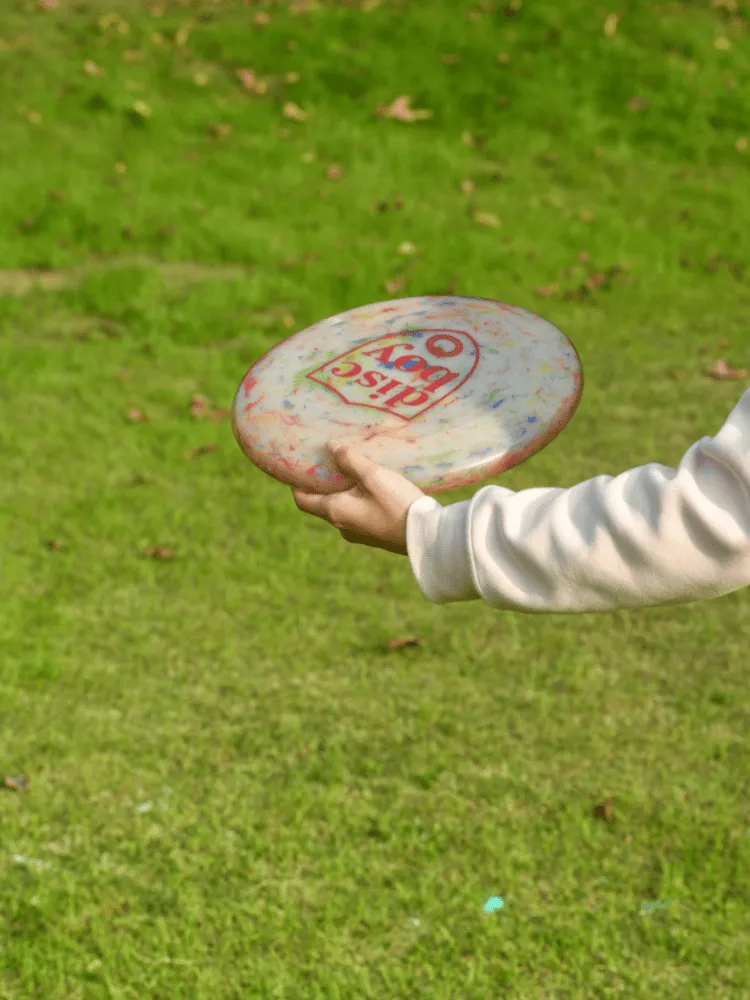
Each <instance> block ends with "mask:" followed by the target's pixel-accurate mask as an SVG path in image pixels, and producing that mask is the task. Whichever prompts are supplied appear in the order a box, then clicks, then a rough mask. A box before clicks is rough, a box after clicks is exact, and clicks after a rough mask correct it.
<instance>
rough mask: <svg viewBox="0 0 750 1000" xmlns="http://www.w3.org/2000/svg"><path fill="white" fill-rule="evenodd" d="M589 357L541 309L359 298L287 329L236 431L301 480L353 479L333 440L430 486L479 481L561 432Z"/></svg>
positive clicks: (267, 461) (332, 486)
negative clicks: (357, 303)
mask: <svg viewBox="0 0 750 1000" xmlns="http://www.w3.org/2000/svg"><path fill="white" fill-rule="evenodd" d="M582 390H583V374H582V370H581V362H580V359H579V357H578V354H577V353H576V350H575V348H574V347H573V345H572V344H571V343H570V341H569V340H568V338H567V337H565V336H564V334H562V333H561V332H560V331H559V330H557V329H556V328H555V327H554V326H552V325H551V324H550V323H548V322H547V321H546V320H544V319H541V318H540V317H539V316H535V315H534V314H533V313H529V312H526V310H524V309H519V308H518V307H516V306H509V305H505V304H503V303H502V302H494V301H492V300H490V299H477V298H467V297H464V296H438V295H426V296H421V297H419V298H410V299H396V300H394V301H392V302H379V303H376V304H375V305H370V306H365V307H363V308H360V309H352V310H350V311H349V312H345V313H341V314H340V315H338V316H333V317H331V318H330V319H326V320H323V321H322V322H320V323H316V324H315V325H314V326H310V327H308V328H307V329H306V330H302V331H300V332H299V333H295V334H293V335H292V336H291V337H288V338H287V339H286V340H283V341H281V343H279V344H277V345H276V346H275V347H273V348H272V349H271V350H270V351H268V353H267V354H264V355H263V357H262V358H260V359H259V360H258V361H257V362H256V363H255V364H254V365H253V366H252V368H251V369H250V370H249V371H248V373H247V375H246V376H245V378H244V380H243V382H242V384H241V385H240V387H239V389H238V390H237V395H236V396H235V399H234V408H233V425H234V433H235V436H236V438H237V440H238V442H239V444H240V447H241V448H242V450H243V451H244V453H245V454H246V455H247V457H248V458H249V459H250V460H251V461H252V462H253V463H254V464H255V465H256V466H257V467H258V468H259V469H262V470H263V471H264V472H267V473H268V474H269V475H271V476H273V477H274V478H275V479H278V480H280V481H281V482H282V483H287V484H288V485H290V486H297V487H300V488H301V489H303V490H308V491H311V492H317V493H335V492H338V491H339V490H341V489H344V488H346V487H347V486H348V485H351V484H350V483H349V482H348V481H347V480H346V479H345V478H344V477H343V476H342V475H341V474H340V473H339V472H338V471H337V470H336V468H335V466H334V465H333V462H332V460H331V458H330V457H329V455H328V453H327V452H326V451H325V447H324V446H325V442H326V441H328V440H330V439H331V438H338V439H339V440H341V441H344V442H351V443H353V444H356V445H358V446H359V447H361V449H362V451H363V452H364V454H365V455H367V456H368V457H369V458H371V459H372V460H373V461H375V462H377V463H378V464H379V465H383V466H386V467H387V468H389V469H394V470H396V471H397V472H400V473H401V474H402V475H404V476H405V477H406V478H407V479H410V480H411V481H412V482H413V483H414V484H415V485H416V486H418V487H419V488H420V489H422V490H424V491H425V492H426V493H440V492H442V491H443V490H448V489H454V488H455V487H458V486H466V485H468V484H470V483H477V482H481V481H482V480H485V479H490V478H491V477H493V476H496V475H498V474H499V473H501V472H504V471H505V470H506V469H510V468H512V467H513V466H514V465H518V464H519V462H523V461H524V460H525V459H527V458H529V457H530V456H531V455H533V454H535V453H536V452H537V451H539V450H540V449H541V448H543V447H544V446H545V445H546V444H548V443H549V442H550V441H552V440H553V438H555V437H556V436H557V435H558V434H559V433H560V431H561V430H562V429H563V427H565V425H566V424H567V423H568V421H569V420H570V418H571V417H572V416H573V413H574V412H575V410H576V407H577V406H578V403H579V401H580V398H581V392H582Z"/></svg>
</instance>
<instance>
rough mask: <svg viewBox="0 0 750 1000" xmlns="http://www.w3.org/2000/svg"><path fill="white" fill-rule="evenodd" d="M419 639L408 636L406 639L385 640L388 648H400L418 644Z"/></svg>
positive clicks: (419, 643) (419, 642)
mask: <svg viewBox="0 0 750 1000" xmlns="http://www.w3.org/2000/svg"><path fill="white" fill-rule="evenodd" d="M419 645H421V641H420V640H419V639H418V638H417V637H416V636H410V637H409V638H408V639H389V640H388V641H387V642H386V646H387V647H388V649H401V648H402V647H403V646H419Z"/></svg>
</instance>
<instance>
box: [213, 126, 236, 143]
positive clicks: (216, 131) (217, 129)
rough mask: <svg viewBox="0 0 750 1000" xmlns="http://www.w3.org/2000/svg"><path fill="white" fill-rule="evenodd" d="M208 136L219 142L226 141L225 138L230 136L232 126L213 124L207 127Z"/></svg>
mask: <svg viewBox="0 0 750 1000" xmlns="http://www.w3.org/2000/svg"><path fill="white" fill-rule="evenodd" d="M208 134H209V135H210V136H211V138H212V139H217V140H219V141H221V140H222V139H226V138H227V136H230V135H231V134H232V126H231V125H220V124H218V123H216V122H213V123H212V124H211V125H209V126H208Z"/></svg>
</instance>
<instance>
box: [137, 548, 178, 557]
mask: <svg viewBox="0 0 750 1000" xmlns="http://www.w3.org/2000/svg"><path fill="white" fill-rule="evenodd" d="M143 554H144V556H146V558H148V559H162V560H167V559H174V556H173V555H172V553H171V552H170V550H169V549H167V548H165V547H164V546H163V545H149V546H148V548H146V549H144V550H143Z"/></svg>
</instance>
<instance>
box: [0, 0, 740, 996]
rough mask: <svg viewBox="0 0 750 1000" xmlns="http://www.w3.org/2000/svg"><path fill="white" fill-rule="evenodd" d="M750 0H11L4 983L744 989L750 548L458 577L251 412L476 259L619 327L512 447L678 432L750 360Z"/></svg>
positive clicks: (562, 451)
mask: <svg viewBox="0 0 750 1000" xmlns="http://www.w3.org/2000/svg"><path fill="white" fill-rule="evenodd" d="M749 16H750V14H749V12H748V7H747V4H746V3H742V2H739V0H737V2H733V0H724V2H723V3H722V4H716V3H709V2H702V3H698V2H694V3H660V4H652V3H646V2H642V0H630V2H626V3H620V4H618V5H612V6H610V5H608V4H602V3H598V2H583V0H567V2H566V4H565V5H564V7H563V6H561V5H559V4H554V3H544V2H536V0H524V2H523V3H519V2H517V0H516V2H513V0H509V3H508V5H507V6H504V5H503V4H502V3H500V4H494V3H479V2H476V3H467V2H463V0H450V2H440V0H426V2H406V0H403V2H401V3H396V2H388V0H383V2H381V3H376V2H373V0H364V2H362V3H320V2H318V3H304V2H297V3H239V2H236V3H231V2H225V3H208V2H201V3H190V4H177V3H166V2H165V3H161V4H151V5H150V6H147V5H143V4H141V3H137V2H134V0H133V2H129V3H126V2H124V0H110V2H99V0H96V2H94V0H89V2H86V3H78V4H75V3H68V2H65V0H58V2H57V4H56V5H55V4H52V3H48V4H47V5H46V6H45V5H44V4H36V3H31V2H18V0H5V2H4V3H3V7H2V13H1V14H0V73H1V74H2V76H1V80H2V83H1V85H0V137H1V138H2V148H3V151H4V155H3V157H2V158H1V159H0V203H1V204H2V214H1V215H0V219H2V223H1V224H0V262H1V263H2V268H3V270H2V271H0V540H1V541H0V552H1V553H2V563H1V565H0V588H1V590H0V692H1V694H2V701H1V702H0V705H1V706H2V707H1V708H0V720H1V721H2V727H1V728H0V747H2V754H1V760H0V770H3V771H4V772H5V773H6V774H7V775H9V776H16V777H20V776H21V775H24V774H28V775H29V776H30V779H31V780H30V784H29V788H28V790H27V791H25V792H17V791H12V790H10V789H6V790H5V791H4V792H3V793H2V794H0V829H1V830H2V851H1V852H0V872H1V873H2V880H1V881H0V941H2V947H0V996H2V997H3V998H5V1000H29V998H32V997H33V998H40V1000H61V998H66V1000H68V998H70V1000H73V998H76V1000H78V998H85V1000H89V998H92V1000H94V998H95V1000H99V998H108V997H115V996H118V997H130V998H138V1000H143V998H160V997H161V998H164V997H169V998H170V1000H182V998H185V1000H187V998H190V1000H204V998H205V1000H208V998H211V1000H215V998H219V997H221V998H235V997H242V998H253V1000H254V998H264V1000H265V998H276V997H279V998H284V1000H296V998H305V1000H307V998H326V1000H328V998H331V1000H333V998H336V1000H338V998H343V997H346V998H347V1000H348V998H350V997H358V998H359V997H362V998H365V997H367V998H378V1000H380V998H399V1000H400V998H402V997H409V998H410V1000H412V998H414V1000H416V998H421V997H424V998H430V1000H448V998H451V1000H452V998H454V997H461V998H462V1000H464V998H465V1000H485V998H486V1000H489V998H490V997H492V998H495V997H498V996H503V997H513V998H541V1000H551V998H553V997H554V998H557V997H564V998H581V1000H583V998H590V997H593V996H597V997H606V998H615V997H628V998H645V997H647V996H648V997H651V996H653V995H654V994H655V993H657V994H658V995H659V996H660V997H662V998H680V1000H687V998H692V997H700V998H703V997H705V996H706V995H709V996H711V997H712V998H717V1000H723V998H730V997H731V998H732V1000H737V998H741V997H748V996H750V971H749V970H748V959H747V956H748V954H750V933H749V931H748V918H747V914H748V903H749V902H750V880H749V878H748V861H750V848H749V844H748V817H749V812H748V805H747V801H748V794H747V793H748V764H749V763H750V752H749V749H748V738H747V733H748V722H749V716H748V700H747V660H748V655H747V651H748V634H749V633H750V616H749V615H748V600H747V594H746V593H745V592H740V593H736V594H732V595H729V596H727V597H725V598H722V599H720V600H717V601H711V602H707V603H704V604H700V605H695V606H689V607H677V608H669V609H646V610H643V611H632V612H621V613H616V614H613V615H602V616H582V617H570V618H568V617H564V616H550V617H543V616H542V617H537V616H524V615H515V614H505V613H500V612H497V611H494V610H493V609H491V608H489V607H487V606H485V605H483V604H482V603H481V602H473V603H470V604H459V605H448V606H434V605H430V604H429V603H428V602H426V601H425V600H424V599H423V598H422V596H421V594H420V593H419V590H418V588H417V586H416V583H415V581H414V580H413V578H412V576H411V571H410V568H409V565H408V562H407V560H404V559H396V558H395V557H393V556H390V555H389V554H387V553H382V552H377V551H373V550H369V549H362V550H360V549H359V548H358V547H350V546H347V545H345V544H344V543H343V542H342V541H341V539H340V538H339V536H338V534H337V533H336V532H335V531H333V529H331V528H330V527H328V526H327V525H325V524H323V523H321V522H318V521H317V520H315V519H312V518H306V517H303V516H302V515H300V513H299V512H298V511H297V509H296V508H295V506H294V504H293V501H292V497H291V494H290V491H289V490H288V489H287V488H285V487H282V486H280V485H279V484H277V483H275V482H273V481H272V480H270V479H268V478H267V477H265V476H264V475H263V474H262V473H260V472H258V471H257V470H255V469H254V468H253V467H252V466H250V465H249V464H248V463H247V461H246V460H245V459H244V458H243V457H242V455H241V453H240V452H239V449H238V448H237V447H236V444H235V443H234V441H233V438H232V434H231V429H230V426H229V422H228V420H227V419H226V418H225V417H223V415H222V411H225V410H227V409H228V407H229V406H230V404H231V399H232V396H233V394H234V391H235V389H236V387H237V385H238V384H239V382H240V380H241V378H242V376H243V375H244V373H245V370H246V369H247V368H248V367H249V366H250V365H251V364H252V363H253V361H254V360H255V359H256V358H258V357H259V356H260V355H261V354H262V353H264V352H265V351H266V350H267V349H268V348H269V347H270V346H271V345H272V344H274V343H275V342H277V341H279V340H280V339H282V338H283V337H284V336H288V335H289V334H290V333H292V332H294V331H295V330H297V329H301V328H303V327H305V326H307V325H309V324H311V323H313V322H315V321H317V320H319V319H321V318H324V317H325V316H328V315H331V314H334V313H338V312H342V311H344V310H346V309H349V308H353V307H355V306H357V305H362V304H365V303H369V302H376V301H381V300H383V299H386V298H391V297H397V296H402V295H420V294H429V293H442V292H445V291H453V292H456V293H458V294H466V295H480V296H485V297H489V298H497V299H500V300H504V301H507V302H511V303H514V304H517V305H521V306H524V307H525V308H529V309H532V310H533V311H536V312H539V313H541V314H542V315H544V316H545V317H546V318H548V319H549V320H550V321H552V322H553V323H555V324H556V325H557V326H559V327H560V328H561V329H562V330H563V331H564V332H565V333H566V334H567V335H569V336H570V337H571V339H572V340H573V342H574V344H575V345H576V348H577V349H578V351H579V353H580V355H581V357H582V360H583V364H584V370H585V378H586V387H585V391H584V395H583V400H582V403H581V406H580V407H579V410H578V412H577V414H576V416H575V418H574V420H573V422H572V423H571V424H570V426H569V427H568V428H567V429H566V431H565V432H564V434H562V435H561V436H560V438H558V439H557V440H556V441H555V442H554V443H553V444H552V445H550V446H549V447H548V448H547V449H545V450H544V451H543V452H542V453H541V454H539V455H537V456H536V457H534V458H533V459H532V460H531V461H529V462H528V463H526V464H525V465H523V466H520V467H518V468H516V469H514V470H512V471H511V472H510V473H508V474H506V475H505V476H504V477H503V478H502V482H503V483H504V484H505V485H508V486H510V487H511V488H512V489H524V488H527V487H531V486H540V485H561V486H566V485H572V484H573V483H575V482H578V481H580V480H582V479H586V478H589V477H591V476H594V475H599V474H601V473H609V474H617V473H618V472H621V471H623V470H624V469H626V468H629V467H632V466H634V465H640V464H643V463H646V462H650V461H658V462H663V463H664V464H667V465H675V464H676V463H677V462H678V461H679V459H680V457H681V456H682V454H683V453H684V451H685V450H686V449H687V447H688V446H689V445H690V444H691V443H692V442H693V441H695V440H696V439H697V438H699V437H701V436H702V435H705V434H714V433H716V431H717V430H718V429H719V427H720V426H721V424H722V423H723V422H724V420H725V419H726V416H727V414H728V413H729V411H730V409H731V408H732V407H733V406H734V404H735V403H736V401H737V399H738V398H739V395H740V393H741V392H742V390H743V389H744V388H746V387H747V385H748V382H747V381H742V380H727V381H717V380H713V379H710V378H708V377H707V376H706V372H707V370H708V369H710V368H711V366H712V365H713V364H715V362H716V361H718V360H726V361H727V362H728V363H729V364H730V365H731V366H734V367H735V368H748V367H750V336H748V331H747V316H748V306H749V305H750V294H749V293H748V286H747V281H746V279H747V269H748V263H749V262H750V235H749V233H750V225H749V223H750V184H749V183H748V181H749V179H750V173H749V171H748V165H749V164H750V148H748V139H750V122H749V121H748V115H747V100H746V94H745V90H746V83H745V81H746V79H747V74H748V71H749V70H750V48H749V42H748V34H747V25H748V17H749ZM401 95H409V96H410V98H411V106H412V107H413V108H415V109H424V110H427V111H430V112H431V117H429V118H425V119H420V120H417V121H413V122H405V121H398V120H391V119H388V118H384V117H380V116H378V115H377V114H376V113H375V112H376V110H377V109H378V108H379V107H387V106H388V105H390V104H391V102H392V101H393V100H394V99H395V98H397V97H398V96H401ZM407 241H408V242H410V243H412V244H413V246H414V248H415V252H414V253H413V254H411V255H408V256H404V255H402V254H400V253H399V247H400V246H401V245H402V244H403V243H404V242H407ZM196 396H200V397H201V398H202V400H203V401H204V402H203V404H202V405H201V404H200V402H199V403H196V401H195V399H194V397H196ZM191 400H192V403H191ZM472 492H473V490H472V489H468V490H463V491H457V492H456V493H455V494H450V495H448V494H445V495H442V496H441V498H440V499H441V502H443V503H451V502H455V501H456V500H460V499H464V498H465V497H467V496H470V495H471V494H472ZM152 547H157V548H158V547H164V548H166V549H167V550H168V554H169V555H170V556H171V558H161V559H160V558H149V557H146V556H144V553H145V552H148V551H151V550H152ZM408 636H417V637H418V638H419V640H420V644H419V645H418V646H416V647H406V648H402V649H395V650H389V649H387V647H386V642H387V640H388V639H389V638H394V637H395V638H398V637H408ZM610 797H611V798H612V799H613V800H614V801H613V805H612V817H611V819H610V821H609V822H605V821H602V820H601V819H598V818H597V817H596V815H595V814H594V807H595V806H597V805H600V804H601V803H602V802H604V801H605V800H606V799H608V798H610ZM491 895H499V896H502V897H503V898H504V906H503V908H502V909H501V910H499V911H497V912H495V913H492V914H485V913H484V912H483V910H482V907H483V904H484V903H485V901H486V900H487V898H488V897H489V896H491ZM648 901H667V902H669V903H670V906H669V907H665V908H663V909H654V910H653V911H651V912H649V913H648V914H643V913H642V912H641V908H642V905H643V903H644V902H648Z"/></svg>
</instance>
